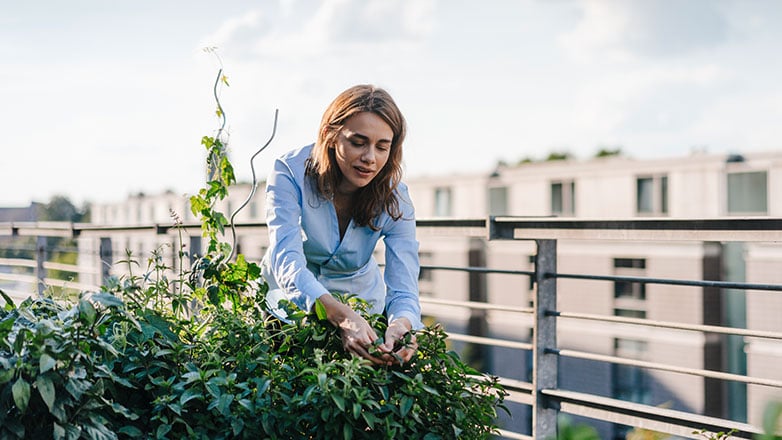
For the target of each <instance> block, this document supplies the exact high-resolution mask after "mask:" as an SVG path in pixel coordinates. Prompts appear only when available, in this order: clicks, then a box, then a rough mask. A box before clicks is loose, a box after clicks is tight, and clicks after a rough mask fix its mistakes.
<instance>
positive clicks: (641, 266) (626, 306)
mask: <svg viewBox="0 0 782 440" xmlns="http://www.w3.org/2000/svg"><path fill="white" fill-rule="evenodd" d="M645 274H646V259H644V258H614V275H616V276H617V277H642V276H644V275H645ZM614 315H615V316H624V317H628V318H646V284H645V283H641V282H638V281H630V280H616V281H614Z"/></svg>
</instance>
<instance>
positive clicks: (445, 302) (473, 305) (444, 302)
mask: <svg viewBox="0 0 782 440" xmlns="http://www.w3.org/2000/svg"><path fill="white" fill-rule="evenodd" d="M419 301H420V302H421V303H422V304H433V305H441V306H453V307H464V308H468V309H481V310H495V311H501V312H518V313H529V314H531V313H532V312H533V309H532V307H514V306H502V305H494V304H491V303H484V302H476V301H456V300H450V299H436V298H427V297H425V296H423V297H421V298H419Z"/></svg>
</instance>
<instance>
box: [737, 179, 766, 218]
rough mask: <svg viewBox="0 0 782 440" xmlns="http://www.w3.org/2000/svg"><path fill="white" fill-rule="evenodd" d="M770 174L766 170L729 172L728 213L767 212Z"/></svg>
mask: <svg viewBox="0 0 782 440" xmlns="http://www.w3.org/2000/svg"><path fill="white" fill-rule="evenodd" d="M767 210H768V175H767V173H766V172H765V171H755V172H746V173H730V174H728V213H729V214H766V213H767Z"/></svg>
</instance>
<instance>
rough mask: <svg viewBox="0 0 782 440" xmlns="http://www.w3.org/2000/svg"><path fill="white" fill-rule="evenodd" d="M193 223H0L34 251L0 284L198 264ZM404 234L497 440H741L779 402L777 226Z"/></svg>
mask: <svg viewBox="0 0 782 440" xmlns="http://www.w3.org/2000/svg"><path fill="white" fill-rule="evenodd" d="M199 228H200V226H199V225H196V224H188V225H184V226H182V231H184V232H185V234H184V235H180V234H179V231H177V230H175V229H174V228H173V227H172V226H166V225H142V226H134V227H115V226H98V225H74V224H69V223H68V224H63V223H46V224H44V223H14V224H0V240H3V241H2V243H4V244H8V243H10V241H9V238H4V237H31V238H30V239H29V240H28V241H30V242H31V243H32V242H33V241H34V242H35V245H34V247H33V248H31V249H29V251H31V254H34V255H35V258H33V259H24V258H6V259H2V260H0V282H1V281H6V282H13V283H16V286H22V287H15V288H13V289H12V288H7V287H2V285H0V287H2V288H3V290H5V291H6V292H8V293H11V294H15V295H16V296H17V297H19V296H26V295H29V294H30V293H33V292H38V293H42V292H43V290H44V288H45V286H58V288H63V289H73V290H90V289H96V288H97V287H98V286H99V285H100V284H101V282H102V280H103V279H105V278H106V277H107V276H109V275H110V274H111V273H112V271H116V270H117V269H116V266H115V265H114V263H115V262H116V261H118V260H119V259H121V258H123V257H124V255H125V252H124V249H125V248H129V249H132V250H133V251H134V254H143V253H144V252H145V251H146V252H148V251H150V250H152V249H153V248H155V247H157V246H160V245H161V244H170V245H171V246H168V249H169V253H170V254H171V255H170V257H171V261H172V262H173V263H174V265H175V264H179V263H177V262H176V261H175V260H176V259H175V258H174V257H173V252H172V251H171V249H178V246H179V245H185V246H186V247H187V248H188V249H189V251H190V252H191V253H194V254H197V253H198V252H199V251H200V245H201V243H200V241H201V237H200V229H199ZM418 228H419V233H418V235H419V241H420V242H421V251H422V279H421V282H420V284H421V292H422V297H421V302H422V305H423V307H424V314H425V315H426V316H427V317H429V319H433V320H438V321H441V322H444V323H445V324H446V329H447V330H448V331H449V334H450V339H451V343H452V346H453V347H454V348H455V349H456V350H458V351H460V352H461V353H462V356H463V357H465V358H467V359H469V360H470V361H472V362H475V363H476V365H480V366H482V367H483V368H484V370H485V371H489V372H491V373H492V374H496V375H498V376H500V377H502V381H503V383H504V384H505V386H506V388H507V389H508V391H510V396H509V398H508V400H507V403H508V406H509V408H510V410H511V416H512V417H504V418H503V420H502V421H501V423H502V426H503V430H502V431H501V436H502V437H503V438H511V439H529V438H535V439H546V438H552V437H555V436H556V433H557V431H556V430H557V420H558V419H559V418H560V416H562V415H567V417H569V418H570V420H571V421H572V422H574V423H586V424H590V425H592V426H594V427H595V428H596V429H597V430H598V431H599V433H600V435H601V437H602V438H624V435H625V434H626V432H627V431H628V430H629V429H632V428H639V429H645V430H651V431H657V432H662V433H666V434H668V435H671V436H677V437H683V438H703V436H701V435H698V434H694V433H693V432H694V431H700V430H705V431H707V432H715V433H716V432H720V431H723V432H727V431H730V430H734V431H733V434H732V435H733V436H734V437H736V438H751V437H752V436H753V435H755V434H758V433H761V432H762V431H761V423H760V420H761V416H762V411H763V407H764V406H765V405H766V404H767V402H771V401H782V370H780V369H779V367H778V365H780V361H782V320H780V319H779V317H780V316H781V312H782V295H780V291H782V271H780V270H779V267H782V266H780V265H782V247H781V246H780V242H782V220H780V219H773V218H730V219H702V220H675V219H634V220H573V219H556V218H509V217H507V218H506V217H498V218H490V219H465V220H453V219H449V220H419V221H418ZM234 233H235V234H237V243H238V245H239V247H240V249H239V251H240V252H242V253H244V254H245V255H246V256H247V257H248V259H258V258H260V255H261V253H262V250H263V248H264V247H263V246H264V243H265V241H264V240H265V225H264V224H262V223H252V224H240V225H236V229H235V231H234ZM33 237H34V239H33ZM52 237H60V238H63V237H64V238H73V239H75V240H76V242H77V243H78V248H74V249H70V251H72V252H77V253H78V264H75V265H64V264H55V263H53V262H50V261H49V258H48V254H49V253H50V248H49V247H48V245H47V240H49V242H50V241H51V240H50V238H52ZM60 251H64V250H63V249H60ZM378 256H379V259H381V263H382V252H378ZM184 263H185V264H186V263H187V262H184ZM7 268H12V269H13V270H9V269H7ZM51 270H60V271H66V272H68V273H74V274H78V277H73V280H72V281H62V280H57V279H53V278H51V277H49V276H48V272H49V271H51ZM24 286H27V287H24Z"/></svg>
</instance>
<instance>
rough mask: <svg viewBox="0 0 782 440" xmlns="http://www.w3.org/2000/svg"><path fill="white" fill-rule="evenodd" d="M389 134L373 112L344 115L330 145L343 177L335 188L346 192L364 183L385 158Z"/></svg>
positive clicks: (381, 165)
mask: <svg viewBox="0 0 782 440" xmlns="http://www.w3.org/2000/svg"><path fill="white" fill-rule="evenodd" d="M393 138H394V132H393V130H391V126H389V125H388V124H387V123H386V122H385V121H384V120H383V119H382V118H381V117H380V116H378V115H376V114H375V113H372V112H361V113H356V114H355V115H353V116H351V117H350V118H348V120H347V121H346V122H345V125H344V126H343V127H342V129H341V130H340V131H339V133H337V140H336V143H335V145H334V146H333V147H332V148H334V153H335V156H336V159H337V165H338V166H339V169H340V171H342V176H343V177H344V178H343V179H342V182H341V183H340V185H339V188H337V191H338V192H340V193H342V194H350V193H353V192H355V191H356V190H357V189H359V188H363V187H365V186H367V185H368V184H369V182H371V181H372V179H374V178H375V176H377V175H378V173H379V172H380V170H382V169H383V167H384V166H385V165H386V162H388V156H389V154H390V152H391V141H393Z"/></svg>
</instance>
